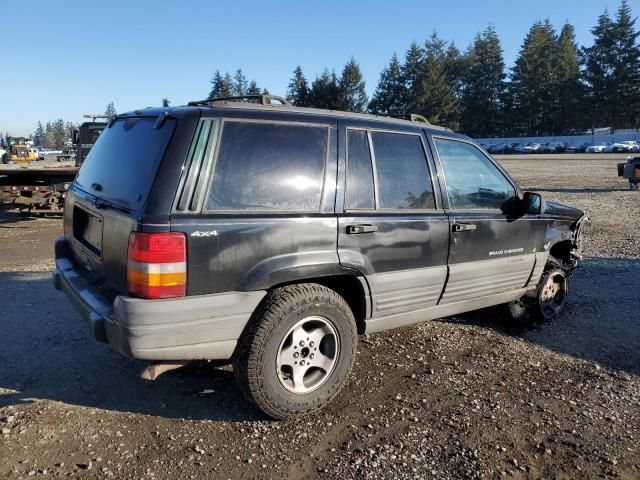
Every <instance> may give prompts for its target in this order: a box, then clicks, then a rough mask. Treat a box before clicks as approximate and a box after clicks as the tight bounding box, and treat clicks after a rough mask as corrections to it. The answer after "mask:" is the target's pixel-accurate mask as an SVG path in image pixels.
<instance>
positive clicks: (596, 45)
mask: <svg viewBox="0 0 640 480" xmlns="http://www.w3.org/2000/svg"><path fill="white" fill-rule="evenodd" d="M614 29H615V25H614V23H613V21H612V20H611V17H610V16H609V12H608V11H607V10H606V9H605V11H604V12H603V13H602V15H600V16H599V17H598V23H597V24H596V26H595V27H593V28H592V29H591V33H592V34H593V37H594V39H593V45H592V46H591V47H588V48H583V49H582V52H583V55H584V63H585V70H584V78H585V81H586V83H587V85H588V91H587V92H588V93H587V94H588V99H589V111H590V112H591V126H593V127H595V126H605V125H607V126H610V125H611V122H612V121H613V118H612V112H611V109H610V105H611V102H612V101H613V97H614V96H615V95H616V89H615V85H614V83H613V81H612V77H613V70H614V67H615V63H616V60H615V58H614V48H613V44H614V42H615V40H614Z"/></svg>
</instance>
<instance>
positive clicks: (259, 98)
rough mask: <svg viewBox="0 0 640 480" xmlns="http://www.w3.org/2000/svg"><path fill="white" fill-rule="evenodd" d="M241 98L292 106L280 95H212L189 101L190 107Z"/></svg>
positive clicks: (264, 103) (263, 103) (261, 102)
mask: <svg viewBox="0 0 640 480" xmlns="http://www.w3.org/2000/svg"><path fill="white" fill-rule="evenodd" d="M239 100H255V101H256V102H255V103H260V104H261V105H273V102H274V101H276V102H280V104H281V105H285V106H288V107H290V106H291V103H290V102H289V101H288V100H287V99H285V98H283V97H279V96H278V95H233V96H230V97H211V98H207V99H206V100H195V101H193V102H189V103H187V105H188V106H190V107H201V106H205V105H209V104H211V103H214V102H236V101H239Z"/></svg>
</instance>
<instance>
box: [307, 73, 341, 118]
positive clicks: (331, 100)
mask: <svg viewBox="0 0 640 480" xmlns="http://www.w3.org/2000/svg"><path fill="white" fill-rule="evenodd" d="M309 97H310V98H309V106H312V107H315V108H325V109H328V110H336V109H338V108H339V105H340V89H339V87H338V77H337V76H336V72H331V73H329V70H328V69H326V68H325V69H324V72H322V75H321V76H320V77H316V79H315V80H314V81H313V83H312V84H311V91H310V95H309Z"/></svg>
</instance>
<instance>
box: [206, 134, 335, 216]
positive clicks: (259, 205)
mask: <svg viewBox="0 0 640 480" xmlns="http://www.w3.org/2000/svg"><path fill="white" fill-rule="evenodd" d="M327 135H328V129H327V128H325V127H315V126H303V125H288V124H287V125H285V124H269V123H244V122H236V121H226V122H225V123H224V127H223V130H222V138H221V141H220V147H219V152H218V157H217V159H216V162H215V165H214V172H213V180H212V183H211V185H210V187H209V195H208V198H207V201H206V205H205V209H206V210H218V211H220V210H245V211H251V210H253V211H305V212H310V211H318V210H319V209H320V197H321V194H322V183H323V177H324V165H325V159H326V152H327Z"/></svg>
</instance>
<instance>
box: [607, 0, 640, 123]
mask: <svg viewBox="0 0 640 480" xmlns="http://www.w3.org/2000/svg"><path fill="white" fill-rule="evenodd" d="M635 23H636V19H635V18H632V17H631V7H629V4H628V2H627V0H622V2H621V3H620V7H619V8H618V11H617V13H616V21H615V24H614V32H613V33H614V35H613V36H614V42H613V51H614V55H613V57H614V58H615V59H616V62H615V64H614V65H613V72H612V80H613V83H614V85H615V86H616V95H615V96H614V97H613V99H612V103H611V109H612V114H614V115H615V117H614V121H613V123H612V126H613V127H619V128H630V127H637V126H638V124H637V123H636V122H638V121H640V44H638V43H637V40H638V36H640V32H638V31H636V30H635V28H634V26H635Z"/></svg>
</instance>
